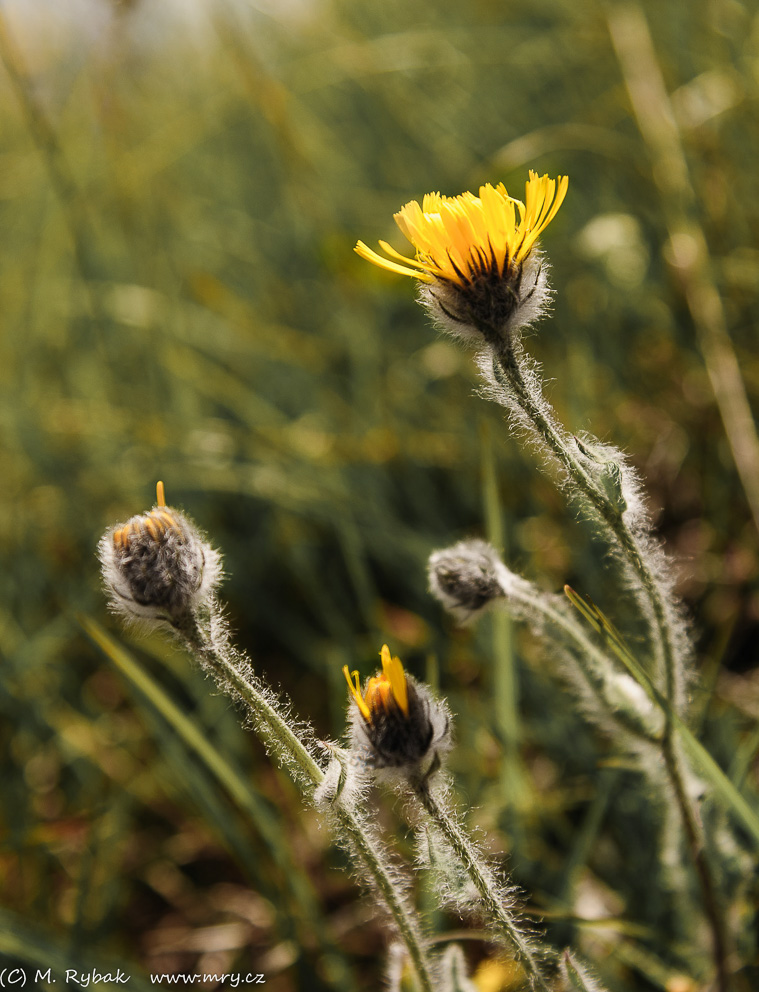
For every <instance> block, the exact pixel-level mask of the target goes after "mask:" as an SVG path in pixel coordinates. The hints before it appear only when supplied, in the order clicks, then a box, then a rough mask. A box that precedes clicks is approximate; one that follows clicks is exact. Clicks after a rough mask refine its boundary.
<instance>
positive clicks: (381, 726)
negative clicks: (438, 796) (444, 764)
mask: <svg viewBox="0 0 759 992" xmlns="http://www.w3.org/2000/svg"><path fill="white" fill-rule="evenodd" d="M380 657H381V658H382V672H381V673H380V674H379V675H374V676H372V677H371V678H370V679H368V681H367V682H366V685H365V687H364V692H363V694H362V693H361V688H360V684H359V676H358V672H353V673H352V674H351V673H349V671H348V667H347V665H346V666H345V667H344V668H343V672H344V674H345V678H346V680H347V682H348V687H349V689H350V692H351V696H352V697H353V701H354V702H355V704H356V706H355V708H354V707H351V722H352V735H351V736H352V743H353V747H354V749H355V750H356V751H357V752H358V754H359V756H360V757H361V758H362V759H363V760H364V761H366V763H367V764H368V765H370V766H371V767H373V768H376V769H379V768H396V769H405V770H406V771H423V770H426V771H430V770H431V769H432V768H433V767H434V763H435V761H436V759H437V760H438V761H439V759H440V758H441V756H442V754H443V753H444V752H445V751H447V750H448V748H449V747H450V716H449V713H448V710H447V708H446V707H445V706H444V705H443V704H442V703H440V702H438V701H437V700H435V699H433V697H432V694H431V693H430V691H429V689H428V688H427V687H426V686H425V685H422V684H421V683H419V682H417V681H416V679H414V678H412V677H411V676H409V675H407V674H406V672H405V671H404V670H403V665H402V664H401V661H400V659H399V658H396V657H391V655H390V649H389V648H388V646H387V644H385V645H383V647H382V651H381V653H380Z"/></svg>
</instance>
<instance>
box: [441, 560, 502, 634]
mask: <svg viewBox="0 0 759 992" xmlns="http://www.w3.org/2000/svg"><path fill="white" fill-rule="evenodd" d="M499 567H502V566H500V561H499V558H498V555H497V553H496V550H495V548H493V547H492V545H490V544H488V543H487V542H486V541H479V540H472V541H459V543H458V544H454V545H453V546H452V547H450V548H444V549H443V550H442V551H436V552H435V553H434V554H432V555H430V560H429V564H428V574H429V581H430V591H431V592H432V594H433V596H435V598H436V599H438V600H439V601H440V602H441V603H442V604H443V606H444V607H445V608H446V610H448V611H449V612H450V613H452V614H453V615H454V617H455V618H456V619H457V620H458V621H459V623H465V622H466V621H467V620H471V619H472V617H474V616H475V615H476V614H478V613H479V612H480V611H481V610H483V609H484V608H485V607H486V606H488V604H489V603H492V602H493V600H494V599H499V598H501V597H502V596H503V595H504V590H503V586H502V584H501V580H500V579H499V575H498V571H499Z"/></svg>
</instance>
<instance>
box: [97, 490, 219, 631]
mask: <svg viewBox="0 0 759 992" xmlns="http://www.w3.org/2000/svg"><path fill="white" fill-rule="evenodd" d="M98 556H99V558H100V563H101V566H102V571H103V578H104V580H105V584H106V587H107V588H108V591H109V593H110V596H111V608H112V609H113V610H115V611H116V612H118V613H122V614H123V615H124V616H126V617H127V618H129V619H131V620H136V621H142V622H151V621H152V622H165V623H170V624H172V625H173V626H179V625H181V623H182V621H183V619H185V618H187V617H189V616H190V615H191V614H192V613H193V612H194V611H195V610H196V609H197V608H198V607H199V606H200V605H201V604H202V603H203V602H204V601H205V600H207V599H208V597H209V596H210V595H211V593H212V592H213V590H214V588H215V587H216V586H217V585H218V583H219V580H220V578H221V558H220V556H219V553H218V552H217V551H215V550H214V548H212V547H211V545H210V544H208V542H207V541H205V540H204V539H203V537H202V536H201V534H200V532H199V531H198V530H197V528H196V527H195V525H194V524H193V523H192V522H191V521H190V520H189V519H188V518H187V517H186V516H184V514H182V513H180V512H179V511H178V510H175V509H173V508H172V507H167V506H163V505H158V506H155V507H154V508H153V509H152V510H151V511H150V512H149V513H144V514H140V515H138V516H134V517H131V518H130V519H129V520H127V522H126V523H123V524H117V525H116V526H115V527H111V528H110V529H109V530H108V531H106V533H105V534H104V535H103V537H102V538H101V540H100V543H99V545H98Z"/></svg>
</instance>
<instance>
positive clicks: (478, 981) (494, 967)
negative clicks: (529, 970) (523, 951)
mask: <svg viewBox="0 0 759 992" xmlns="http://www.w3.org/2000/svg"><path fill="white" fill-rule="evenodd" d="M523 979H524V971H523V970H522V968H521V967H520V965H519V964H518V963H517V962H516V961H503V960H500V959H491V960H489V961H483V962H482V964H481V965H480V966H479V968H478V969H477V971H476V972H475V973H474V975H473V976H472V983H473V985H474V986H475V987H476V988H477V990H478V992H509V990H510V989H514V988H517V987H518V986H521V985H522V980H523Z"/></svg>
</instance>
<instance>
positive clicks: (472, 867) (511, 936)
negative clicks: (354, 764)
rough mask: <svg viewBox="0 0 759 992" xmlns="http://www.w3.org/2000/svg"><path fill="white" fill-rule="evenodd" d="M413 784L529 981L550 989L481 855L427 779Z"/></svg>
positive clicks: (421, 801) (535, 986)
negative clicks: (499, 898)
mask: <svg viewBox="0 0 759 992" xmlns="http://www.w3.org/2000/svg"><path fill="white" fill-rule="evenodd" d="M412 788H413V790H414V795H415V796H416V797H417V799H418V800H419V802H420V803H421V804H422V807H423V808H424V810H425V811H426V813H427V814H428V815H429V817H430V819H431V820H432V822H433V823H434V824H435V826H436V827H437V828H438V829H439V830H440V832H441V833H442V834H443V836H444V837H445V839H446V840H447V842H448V843H449V844H450V846H451V848H452V849H453V851H454V853H455V854H456V857H457V858H458V859H459V861H460V862H461V864H462V865H463V867H464V869H465V870H466V873H467V875H468V876H469V878H470V879H471V881H472V883H473V885H474V887H475V888H476V889H477V892H478V894H479V897H480V900H481V902H482V905H483V907H484V909H485V911H486V913H487V917H488V920H489V921H490V922H493V923H495V925H496V926H497V928H498V930H499V931H500V933H501V935H502V936H503V937H504V938H505V940H506V943H507V944H508V945H509V946H510V947H511V948H512V949H513V950H514V951H515V952H516V954H517V956H518V958H519V961H520V963H521V965H522V967H523V968H524V971H525V973H526V974H527V977H528V978H529V980H530V985H531V986H532V987H533V988H534V989H540V990H541V992H549V988H548V986H547V985H546V982H545V979H544V978H543V976H542V974H541V973H540V969H539V968H538V965H537V964H536V962H535V958H534V957H533V954H532V952H531V950H530V947H529V944H528V943H527V940H526V938H525V936H524V934H523V933H522V932H521V930H520V929H519V926H518V924H517V923H516V921H515V920H514V919H513V918H512V916H511V914H510V913H509V911H508V910H507V909H506V907H505V906H503V905H502V904H501V902H500V901H499V900H498V899H497V898H496V896H495V895H494V893H493V887H494V886H493V881H492V879H490V878H488V877H487V874H488V873H487V870H486V869H484V867H483V865H482V860H481V857H480V855H479V854H478V852H477V851H476V850H475V848H474V846H473V844H472V842H471V841H470V840H469V838H468V837H467V835H466V834H465V833H464V831H463V830H462V829H461V828H460V827H459V825H458V824H457V823H456V821H455V820H454V819H453V817H452V816H450V814H449V813H448V812H447V811H446V810H445V809H444V808H443V807H442V806H441V805H440V803H439V802H438V801H437V799H436V798H435V797H434V796H433V794H432V792H431V791H430V788H429V784H428V782H427V781H423V782H416V783H413V784H412Z"/></svg>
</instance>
